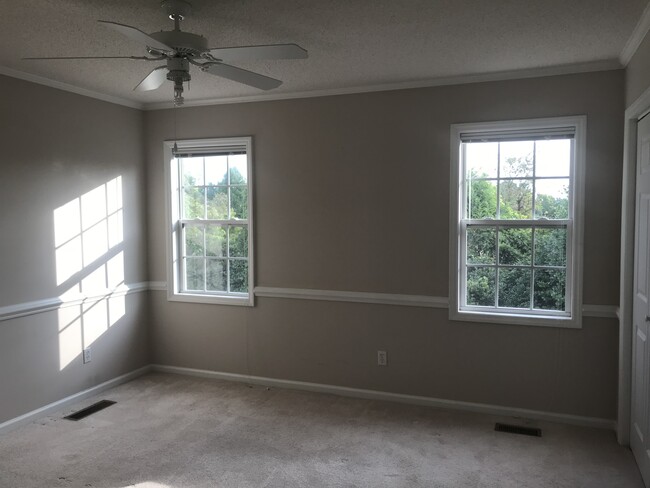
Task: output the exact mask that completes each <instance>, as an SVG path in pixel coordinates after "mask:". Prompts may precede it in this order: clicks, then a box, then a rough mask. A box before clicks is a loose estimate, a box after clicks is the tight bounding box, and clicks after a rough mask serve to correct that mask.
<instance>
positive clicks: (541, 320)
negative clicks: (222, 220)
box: [449, 308, 582, 329]
mask: <svg viewBox="0 0 650 488" xmlns="http://www.w3.org/2000/svg"><path fill="white" fill-rule="evenodd" d="M449 320H453V321H459V322H480V323H484V324H502V325H525V326H534V327H555V328H560V329H580V328H582V324H581V321H580V317H576V316H574V317H562V316H539V315H527V314H524V313H522V314H516V313H498V312H483V311H473V310H472V311H469V310H454V309H453V308H451V309H450V310H449Z"/></svg>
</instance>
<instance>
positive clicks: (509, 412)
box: [0, 364, 616, 430]
mask: <svg viewBox="0 0 650 488" xmlns="http://www.w3.org/2000/svg"><path fill="white" fill-rule="evenodd" d="M151 371H157V372H161V373H174V374H181V375H187V376H197V377H201V378H214V379H220V380H226V381H237V382H241V383H251V384H256V385H263V386H274V387H278V388H288V389H292V390H304V391H313V392H317V393H330V394H333V395H341V396H347V397H354V398H365V399H369V400H385V401H390V402H398V403H407V404H412V405H424V406H428V407H437V408H445V409H449V410H461V411H465V412H475V413H482V414H489V415H498V416H504V417H520V418H527V419H535V420H544V421H548V422H557V423H562V424H569V425H579V426H583V427H597V428H600V429H609V430H616V422H615V421H614V420H610V419H602V418H596V417H582V416H579V415H569V414H563V413H554V412H544V411H541V410H529V409H525V408H512V407H502V406H499V405H488V404H484V403H471V402H463V401H457V400H445V399H441V398H432V397H423V396H416V395H404V394H401V393H388V392H383V391H376V390H363V389H359V388H348V387H345V386H335V385H324V384H320V383H308V382H304V381H292V380H282V379H276V378H265V377H262V376H250V375H245V374H236V373H223V372H218V371H208V370H203V369H191V368H181V367H178V366H165V365H162V364H152V365H151ZM0 427H1V426H0Z"/></svg>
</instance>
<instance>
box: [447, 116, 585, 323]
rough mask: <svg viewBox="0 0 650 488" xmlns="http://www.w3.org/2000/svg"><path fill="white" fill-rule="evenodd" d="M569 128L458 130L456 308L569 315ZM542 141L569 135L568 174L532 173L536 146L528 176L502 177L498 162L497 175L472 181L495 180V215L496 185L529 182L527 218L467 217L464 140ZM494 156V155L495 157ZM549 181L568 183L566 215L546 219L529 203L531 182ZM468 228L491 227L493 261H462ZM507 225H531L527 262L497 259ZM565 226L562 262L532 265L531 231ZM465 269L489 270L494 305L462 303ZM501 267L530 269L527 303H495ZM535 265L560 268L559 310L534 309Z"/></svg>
mask: <svg viewBox="0 0 650 488" xmlns="http://www.w3.org/2000/svg"><path fill="white" fill-rule="evenodd" d="M575 133H576V129H575V127H557V128H552V129H546V128H542V129H535V130H524V131H516V130H515V131H487V132H472V133H461V134H460V144H459V146H460V147H459V151H460V154H459V156H460V161H459V171H460V176H461V178H460V185H459V192H458V196H459V198H460V202H459V204H460V208H459V211H460V215H459V217H460V218H459V256H458V258H459V259H458V263H459V266H458V268H457V269H458V284H459V289H458V294H459V295H458V309H459V311H463V312H480V313H490V314H496V315H498V314H504V315H517V314H524V315H528V316H542V317H543V316H552V317H571V311H572V310H573V303H572V300H573V296H572V290H573V262H572V260H573V249H574V247H573V246H574V241H573V228H574V225H573V224H574V187H575V185H574V182H575V149H576V146H575ZM548 139H571V145H570V161H569V163H570V172H569V176H568V177H567V176H564V175H559V176H537V161H536V159H537V150H536V149H535V151H534V153H533V169H532V175H530V176H528V177H502V176H501V171H502V168H501V164H500V162H499V163H498V164H497V176H496V177H486V178H475V179H474V180H480V181H491V182H494V183H496V191H497V194H496V205H497V208H496V215H497V216H498V215H500V208H501V203H502V202H501V197H500V194H499V193H500V187H501V185H500V184H499V183H500V182H502V181H521V180H530V181H531V183H532V188H531V199H532V202H531V218H529V219H502V218H484V219H472V218H469V195H470V194H469V186H470V182H471V181H472V180H471V179H470V178H468V174H467V158H466V156H467V152H466V147H467V145H468V144H471V143H477V142H511V141H537V140H548ZM498 157H499V159H500V156H498ZM553 179H567V180H568V181H569V192H568V218H566V219H546V218H535V205H536V198H535V196H536V183H537V182H538V181H544V180H553ZM471 227H487V228H493V229H495V231H496V240H495V248H494V250H495V263H494V264H471V263H468V262H467V237H468V232H467V230H468V228H471ZM507 228H526V229H528V228H529V229H533V230H532V232H533V237H532V241H531V246H532V247H531V262H530V265H504V264H500V263H499V255H498V254H499V231H500V229H507ZM537 228H542V229H553V228H556V229H566V248H565V263H566V264H565V266H562V267H553V266H536V265H535V261H534V260H535V256H534V253H535V247H534V246H535V238H534V232H535V231H534V229H537ZM469 268H492V269H495V284H494V288H495V289H494V305H493V306H482V305H468V304H467V299H468V291H467V274H468V269H469ZM502 269H529V270H530V271H531V272H530V300H529V307H527V308H513V307H500V306H499V270H502ZM540 269H561V270H563V271H564V272H565V281H564V290H565V293H564V310H562V311H559V310H544V309H537V308H534V305H535V301H534V294H535V286H534V280H535V273H534V272H535V270H540Z"/></svg>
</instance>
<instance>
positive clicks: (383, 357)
mask: <svg viewBox="0 0 650 488" xmlns="http://www.w3.org/2000/svg"><path fill="white" fill-rule="evenodd" d="M387 364H388V354H386V351H377V365H378V366H386V365H387Z"/></svg>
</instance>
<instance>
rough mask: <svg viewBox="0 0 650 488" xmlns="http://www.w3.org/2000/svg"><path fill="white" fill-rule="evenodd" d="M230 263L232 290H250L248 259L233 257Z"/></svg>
mask: <svg viewBox="0 0 650 488" xmlns="http://www.w3.org/2000/svg"><path fill="white" fill-rule="evenodd" d="M229 264H230V291H232V292H235V293H246V292H247V291H248V260H245V259H237V260H235V259H231V260H230V261H229Z"/></svg>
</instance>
